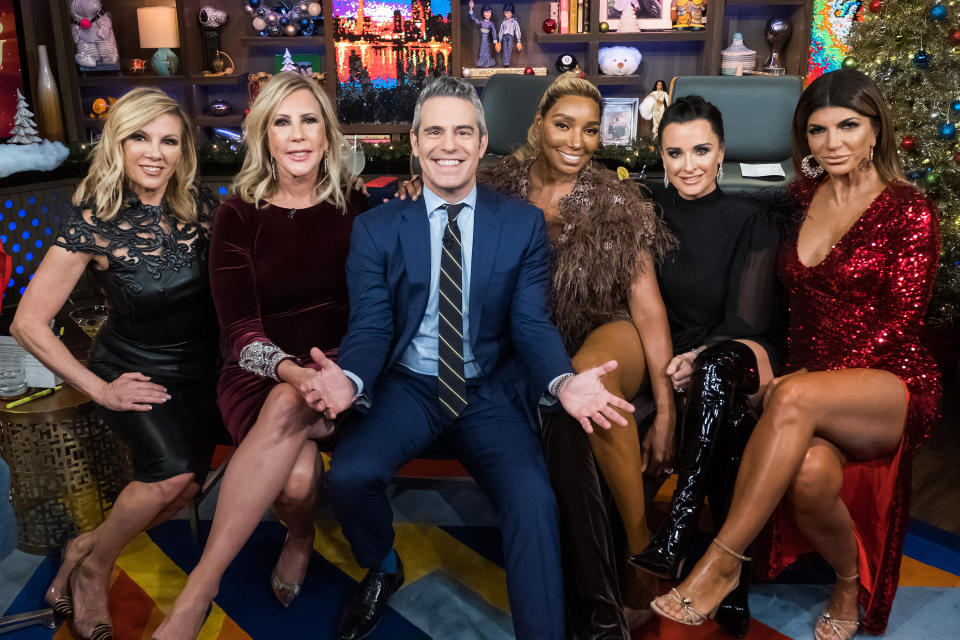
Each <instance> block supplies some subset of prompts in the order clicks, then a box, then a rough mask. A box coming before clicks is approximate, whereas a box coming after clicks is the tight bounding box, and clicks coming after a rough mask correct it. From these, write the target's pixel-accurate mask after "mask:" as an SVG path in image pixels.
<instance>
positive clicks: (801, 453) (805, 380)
mask: <svg viewBox="0 0 960 640" xmlns="http://www.w3.org/2000/svg"><path fill="white" fill-rule="evenodd" d="M769 393H770V399H769V401H768V402H767V406H766V408H765V410H764V413H763V415H762V416H761V418H760V421H759V422H758V423H757V427H756V428H755V429H754V432H753V435H752V436H751V438H750V441H749V442H748V443H747V448H746V451H745V452H744V456H743V462H742V463H741V465H740V473H739V474H738V476H737V484H736V488H735V490H734V499H733V504H732V506H731V507H730V514H729V515H728V516H727V520H726V522H725V523H724V525H723V527H722V528H721V530H720V533H719V534H718V535H717V538H718V539H719V540H720V541H722V542H723V543H724V544H726V545H727V546H729V547H731V548H732V549H733V550H734V551H735V552H737V553H743V551H744V549H746V548H747V546H748V545H749V544H750V543H751V542H752V541H753V539H754V538H756V536H757V534H759V533H760V530H761V529H762V528H763V525H764V524H765V523H766V521H767V519H768V518H769V517H770V515H771V514H772V513H773V511H774V509H775V508H776V506H777V504H779V502H780V500H781V499H782V498H783V497H784V495H785V494H786V492H787V489H788V488H789V487H790V484H791V482H793V479H794V477H795V476H796V475H797V472H798V471H799V469H800V466H801V463H802V462H803V460H804V457H805V456H806V454H807V450H808V449H809V447H810V442H811V440H812V439H813V438H814V437H815V436H818V437H820V438H823V439H824V440H827V441H829V442H831V443H833V444H834V445H836V446H837V447H839V448H841V449H843V450H844V451H847V452H848V453H849V454H850V455H851V457H853V458H855V459H861V460H871V459H874V458H878V457H881V456H884V455H888V454H890V453H891V452H893V451H894V450H895V449H896V448H897V445H898V444H899V442H900V438H901V437H902V435H903V427H904V420H905V418H906V412H907V402H906V394H905V393H904V389H903V385H902V383H901V382H900V380H899V379H898V378H897V377H896V376H895V375H893V374H892V373H889V372H887V371H880V370H874V369H846V370H840V371H818V372H813V373H802V374H798V375H794V376H790V377H789V378H786V379H783V380H782V381H779V382H777V383H774V385H773V386H772V388H771V389H770V391H769ZM739 572H740V563H739V561H738V560H737V559H736V558H734V557H733V556H732V555H730V554H728V553H726V552H724V551H722V550H720V549H719V548H718V547H717V546H715V545H712V546H711V547H710V548H709V549H708V551H707V553H706V554H704V556H703V558H701V559H700V561H699V562H698V563H697V566H696V567H694V570H693V572H691V574H690V576H688V577H687V579H686V580H684V581H683V583H682V584H681V585H680V586H679V587H678V588H677V589H678V591H679V592H680V593H681V594H683V595H684V596H685V597H687V598H689V599H690V600H691V601H692V602H693V603H694V605H693V606H695V607H696V608H697V609H698V610H699V611H700V612H702V613H707V612H709V611H711V610H712V609H713V608H714V607H715V606H716V605H717V604H718V603H719V602H720V601H721V600H722V599H723V597H724V596H725V595H726V594H727V593H728V592H729V591H730V590H731V589H733V587H734V585H735V584H736V582H737V578H738V576H739ZM657 604H658V606H659V607H660V608H661V609H662V610H664V611H665V612H666V613H668V614H669V615H672V616H675V617H678V618H679V617H681V616H682V613H681V607H680V605H679V604H678V603H676V602H675V601H673V600H667V599H665V598H659V599H658V600H657Z"/></svg>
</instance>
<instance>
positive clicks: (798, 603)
mask: <svg viewBox="0 0 960 640" xmlns="http://www.w3.org/2000/svg"><path fill="white" fill-rule="evenodd" d="M829 595H830V589H829V587H827V586H818V585H792V584H791V585H787V584H758V585H752V586H751V587H750V613H751V614H752V616H753V618H754V619H755V620H759V621H760V622H762V623H763V624H765V625H767V626H768V627H771V628H773V629H776V630H777V631H779V632H780V633H782V634H783V635H785V636H787V637H789V638H794V639H795V640H806V639H807V638H812V637H813V625H814V623H815V622H816V619H817V616H819V615H820V612H821V611H822V610H823V606H824V604H825V603H826V601H827V597H828V596H829ZM958 624H960V589H943V588H935V587H900V589H898V590H897V598H896V600H894V602H893V610H892V611H891V613H890V622H889V624H888V625H887V631H886V633H885V634H883V635H882V636H866V635H862V636H858V637H862V638H889V639H891V640H947V639H948V638H956V637H957V636H958V633H957V626H958Z"/></svg>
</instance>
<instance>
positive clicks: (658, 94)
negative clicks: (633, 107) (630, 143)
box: [640, 80, 670, 138]
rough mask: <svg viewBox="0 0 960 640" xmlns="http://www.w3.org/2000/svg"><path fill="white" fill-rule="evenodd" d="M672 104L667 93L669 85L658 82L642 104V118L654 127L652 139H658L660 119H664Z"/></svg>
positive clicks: (661, 81)
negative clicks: (664, 114)
mask: <svg viewBox="0 0 960 640" xmlns="http://www.w3.org/2000/svg"><path fill="white" fill-rule="evenodd" d="M669 104H670V94H669V93H667V83H666V82H664V81H663V80H657V81H656V82H655V83H654V85H653V91H651V92H650V93H648V94H647V97H646V98H644V99H643V101H642V102H641V103H640V117H641V118H643V119H644V120H649V121H650V123H651V125H652V126H653V130H652V131H653V132H652V133H651V134H650V135H651V137H653V138H656V137H657V131H659V129H660V119H661V118H663V112H664V111H665V110H666V108H667V105H669Z"/></svg>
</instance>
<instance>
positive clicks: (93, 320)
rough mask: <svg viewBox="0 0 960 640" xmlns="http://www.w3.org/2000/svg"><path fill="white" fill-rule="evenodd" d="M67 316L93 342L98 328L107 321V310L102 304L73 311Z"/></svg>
mask: <svg viewBox="0 0 960 640" xmlns="http://www.w3.org/2000/svg"><path fill="white" fill-rule="evenodd" d="M67 315H69V316H70V319H71V320H73V321H74V322H76V323H77V326H78V327H80V328H81V329H82V330H83V332H84V333H85V334H87V335H88V336H89V337H90V339H91V340H93V339H94V338H96V337H97V332H98V331H100V327H102V326H103V323H104V322H106V321H107V308H106V307H105V306H103V305H102V304H95V305H91V306H89V307H80V308H78V309H74V310H73V311H71V312H70V313H69V314H67Z"/></svg>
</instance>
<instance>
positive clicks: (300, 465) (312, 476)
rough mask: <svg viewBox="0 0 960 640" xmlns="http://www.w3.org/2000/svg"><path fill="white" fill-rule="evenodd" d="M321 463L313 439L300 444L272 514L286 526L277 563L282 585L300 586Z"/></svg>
mask: <svg viewBox="0 0 960 640" xmlns="http://www.w3.org/2000/svg"><path fill="white" fill-rule="evenodd" d="M322 468H323V460H322V459H321V457H320V451H319V449H317V444H316V443H315V442H314V441H313V440H307V441H306V442H304V443H303V448H302V449H301V450H300V455H299V456H298V457H297V461H296V463H295V464H294V466H293V471H291V472H290V477H289V478H287V482H286V484H285V485H284V486H283V490H282V491H281V492H280V495H279V496H278V497H277V499H276V501H274V503H273V511H274V513H276V514H277V516H278V517H279V518H280V519H281V520H282V521H283V522H284V524H286V525H287V538H286V540H285V542H284V545H283V551H281V553H280V559H279V560H277V568H276V571H277V577H278V578H279V579H280V581H281V582H284V583H286V584H302V583H303V578H304V576H305V575H306V572H307V565H308V564H309V563H310V556H311V555H312V554H313V539H314V531H315V530H314V519H315V517H316V512H317V497H318V496H319V495H320V490H321V489H320V478H321V473H322V471H321V470H322Z"/></svg>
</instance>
